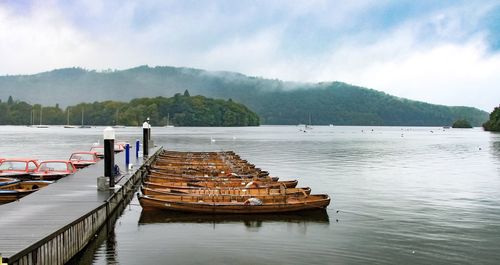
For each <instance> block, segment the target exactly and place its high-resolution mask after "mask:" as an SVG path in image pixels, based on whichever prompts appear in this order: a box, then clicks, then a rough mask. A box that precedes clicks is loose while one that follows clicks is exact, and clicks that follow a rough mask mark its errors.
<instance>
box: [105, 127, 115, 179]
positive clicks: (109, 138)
mask: <svg viewBox="0 0 500 265" xmlns="http://www.w3.org/2000/svg"><path fill="white" fill-rule="evenodd" d="M114 166H115V130H113V128H111V127H107V128H106V129H104V176H105V177H109V187H110V188H114V187H115V174H114V172H113V168H114Z"/></svg>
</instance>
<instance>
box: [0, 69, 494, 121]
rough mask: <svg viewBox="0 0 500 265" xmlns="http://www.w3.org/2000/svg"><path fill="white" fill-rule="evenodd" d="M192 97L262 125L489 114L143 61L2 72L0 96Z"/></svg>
mask: <svg viewBox="0 0 500 265" xmlns="http://www.w3.org/2000/svg"><path fill="white" fill-rule="evenodd" d="M186 89H188V90H189V92H190V93H191V95H203V96H206V97H213V98H220V99H232V100H234V101H236V102H240V103H243V104H245V105H246V106H247V107H249V108H250V109H251V110H253V111H255V112H256V113H257V114H258V115H259V116H260V118H261V123H262V124H299V123H308V122H309V117H311V121H312V124H335V125H406V126H421V125H422V126H423V125H427V126H443V125H451V124H452V123H453V121H455V120H457V119H466V120H468V121H469V122H470V123H471V124H472V125H474V126H479V125H481V124H482V123H483V122H485V121H487V120H488V113H487V112H485V111H482V110H479V109H476V108H471V107H449V106H442V105H434V104H428V103H424V102H419V101H413V100H408V99H403V98H398V97H394V96H391V95H388V94H385V93H383V92H380V91H376V90H372V89H367V88H363V87H358V86H353V85H349V84H346V83H341V82H326V83H295V82H284V81H281V80H277V79H264V78H257V77H250V76H245V75H243V74H239V73H233V72H209V71H204V70H199V69H191V68H178V67H168V66H165V67H154V68H151V67H148V66H140V67H136V68H132V69H128V70H121V71H103V72H97V71H88V70H84V69H81V68H65V69H58V70H53V71H50V72H44V73H39V74H35V75H16V76H2V77H0V92H1V95H2V96H0V98H1V99H2V100H7V98H8V97H9V96H12V97H14V98H16V99H19V100H24V101H27V102H28V103H31V104H34V103H39V104H43V105H56V104H59V105H61V106H67V105H75V104H78V103H81V102H94V101H106V100H115V101H130V100H131V99H134V98H143V97H157V96H163V97H172V96H174V95H175V94H176V93H182V92H183V91H184V90H186Z"/></svg>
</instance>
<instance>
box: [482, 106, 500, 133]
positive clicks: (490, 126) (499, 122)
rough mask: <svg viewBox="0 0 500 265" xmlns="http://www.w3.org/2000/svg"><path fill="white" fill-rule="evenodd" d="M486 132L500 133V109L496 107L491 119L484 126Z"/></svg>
mask: <svg viewBox="0 0 500 265" xmlns="http://www.w3.org/2000/svg"><path fill="white" fill-rule="evenodd" d="M483 128H484V129H485V130H486V131H492V132H500V107H496V108H495V109H494V110H493V111H492V112H491V114H490V119H489V120H488V121H487V122H485V123H484V124H483Z"/></svg>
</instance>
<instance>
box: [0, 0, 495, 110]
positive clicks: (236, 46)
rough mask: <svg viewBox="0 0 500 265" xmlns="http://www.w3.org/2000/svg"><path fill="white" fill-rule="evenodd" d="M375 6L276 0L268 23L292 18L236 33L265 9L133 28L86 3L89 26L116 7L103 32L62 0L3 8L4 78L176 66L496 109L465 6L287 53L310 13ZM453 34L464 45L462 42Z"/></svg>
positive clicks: (487, 58) (123, 9)
mask: <svg viewBox="0 0 500 265" xmlns="http://www.w3.org/2000/svg"><path fill="white" fill-rule="evenodd" d="M376 2H377V1H374V2H366V1H362V2H357V1H353V2H349V3H351V4H345V2H344V3H341V4H339V3H335V2H334V3H332V2H330V1H321V0H320V1H316V2H309V1H304V2H293V4H290V5H283V2H280V3H279V4H273V3H271V6H270V7H269V8H268V9H266V10H265V12H267V13H266V14H267V15H266V16H262V18H263V19H265V18H268V17H272V16H273V15H274V14H275V13H280V14H286V15H285V17H284V18H282V19H279V20H277V21H274V22H273V23H271V24H269V25H264V26H262V25H261V26H260V27H256V28H255V29H252V28H251V27H250V30H249V29H248V28H247V29H245V30H243V29H242V30H241V31H239V28H240V27H241V28H243V27H245V26H246V27H249V26H251V25H252V23H253V22H252V21H253V20H256V19H258V18H260V16H259V7H254V8H249V9H248V10H245V9H242V11H241V13H238V14H232V13H230V14H222V13H223V11H224V10H223V11H221V10H219V9H217V8H216V7H214V6H212V5H210V4H204V6H203V8H202V10H203V11H204V12H201V11H193V12H191V13H188V14H184V13H176V12H174V13H168V14H165V15H160V16H156V17H154V18H152V19H151V21H149V22H151V23H150V24H148V23H149V22H148V21H146V22H148V23H146V25H145V26H143V27H139V28H135V27H134V26H133V20H134V19H136V17H135V16H136V15H137V14H136V12H135V11H136V8H137V4H136V3H135V2H123V3H122V4H119V5H117V4H116V3H114V4H110V5H107V4H108V3H109V2H103V1H95V0H81V1H80V2H79V3H78V5H76V6H74V7H73V9H72V10H70V11H71V12H79V10H86V12H87V13H86V17H84V18H81V19H83V20H85V19H87V20H88V19H93V17H95V18H99V19H101V20H102V19H103V16H104V17H106V13H107V12H110V11H109V10H107V9H109V8H110V6H112V7H116V8H117V9H119V10H118V11H116V10H115V12H110V13H112V14H113V15H109V16H110V17H109V20H106V23H102V26H101V24H99V23H97V26H98V28H97V29H95V28H91V29H86V28H85V23H88V21H78V20H77V21H74V20H71V19H70V18H71V17H68V16H71V14H74V13H71V12H69V11H68V12H69V14H70V15H68V12H65V10H62V9H61V8H60V7H59V6H58V5H57V3H56V2H49V4H47V2H43V3H41V2H40V3H39V4H38V5H36V6H35V7H33V12H30V13H27V14H23V15H19V14H15V13H13V12H12V11H11V10H10V9H8V8H7V7H6V6H2V4H0V39H1V40H2V41H1V42H0V58H1V62H0V74H19V73H23V74H29V73H36V72H41V71H46V70H51V69H53V68H62V67H71V66H81V67H85V68H89V69H98V70H99V69H107V68H117V69H123V68H129V67H134V66H137V65H142V64H149V65H174V66H188V67H197V68H203V69H208V70H226V71H237V72H242V73H244V74H248V75H254V76H262V77H267V78H280V79H284V80H292V81H311V82H317V81H333V80H338V81H344V82H348V83H352V84H355V85H361V86H366V87H370V88H374V89H378V90H382V91H385V92H387V93H390V94H393V95H396V96H400V97H407V98H410V99H416V100H423V101H427V102H432V103H437V104H446V105H468V106H476V107H479V108H482V109H484V110H491V109H492V108H493V107H494V106H496V105H498V103H499V102H498V99H500V75H498V74H497V72H498V69H500V55H499V54H498V53H497V54H490V53H488V52H487V49H486V48H485V47H486V46H487V45H486V41H485V38H484V34H482V33H477V34H475V35H470V33H468V32H466V30H463V29H464V28H467V27H468V26H469V25H468V24H467V23H475V22H470V21H473V19H469V17H464V15H463V14H464V9H467V8H470V7H467V6H466V7H460V8H451V9H450V10H440V11H439V12H436V13H431V14H423V15H421V16H420V17H416V18H415V19H414V20H410V21H406V22H405V23H402V24H401V25H399V26H398V27H397V28H394V29H391V30H387V31H386V32H375V33H374V32H364V31H363V30H360V31H359V32H355V33H350V34H349V33H343V35H341V36H339V38H337V40H338V39H340V41H338V43H336V44H335V45H326V46H325V47H324V50H321V51H318V52H317V53H316V54H312V55H311V54H301V53H290V52H289V51H286V49H285V48H286V47H287V46H288V45H290V44H291V43H289V42H290V41H293V40H290V39H287V38H286V32H287V31H286V30H287V27H290V25H289V24H288V21H290V20H293V19H295V18H300V17H301V18H303V17H314V18H315V23H319V24H321V25H322V26H324V27H326V28H328V29H330V30H337V29H339V28H342V25H343V24H342V22H343V21H347V20H348V19H350V18H355V17H356V14H358V13H359V12H361V11H362V10H366V9H368V8H370V7H371V6H372V5H374V3H376ZM103 3H106V4H103ZM311 3H312V4H311ZM148 4H149V5H151V7H152V8H153V7H154V4H152V3H148ZM165 5H167V6H169V5H170V4H165ZM168 8H171V7H170V6H169V7H168ZM260 8H262V7H260ZM174 9H175V8H174ZM181 10H183V9H181ZM269 10H271V11H269ZM332 10H333V11H334V12H333V13H332V14H330V13H331V11H332ZM487 10H488V7H487V6H486V7H483V8H481V9H475V10H474V11H471V12H466V13H467V14H469V15H470V16H472V17H480V16H481V14H483V13H484V12H486V11H487ZM66 11H67V10H66ZM205 11H206V12H205ZM226 11H227V10H226ZM226 11H224V12H226ZM281 11H282V12H281ZM221 12H222V13H221ZM273 12H274V13H273ZM283 12H284V13H283ZM256 17H258V18H256ZM464 21H465V22H464ZM101 22H102V21H101ZM79 23H82V24H84V25H83V26H82V25H80V24H79ZM87 26H88V25H87ZM95 26H96V23H94V24H92V26H91V27H95ZM311 26H315V24H312V25H311ZM101 27H102V28H101ZM426 27H431V28H432V29H433V30H434V32H433V33H429V34H435V36H436V39H433V38H432V37H430V38H428V39H425V40H424V41H422V39H420V38H421V34H422V32H425V31H424V29H426ZM311 30H315V29H314V28H311ZM367 33H368V34H367ZM469 35H470V36H469ZM367 36H369V37H367ZM374 36H377V37H374ZM455 37H457V38H461V39H463V41H462V42H461V43H458V42H457V41H456V40H455V39H454V38H455ZM297 41H298V42H300V41H304V40H297ZM308 41H309V40H308ZM287 42H288V43H287ZM305 44H308V43H305ZM299 47H300V46H299Z"/></svg>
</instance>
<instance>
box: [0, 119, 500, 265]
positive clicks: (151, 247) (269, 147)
mask: <svg viewBox="0 0 500 265" xmlns="http://www.w3.org/2000/svg"><path fill="white" fill-rule="evenodd" d="M102 130H103V128H102V127H100V128H91V129H63V128H60V127H51V128H48V129H35V128H27V127H9V126H2V127H0V137H1V140H2V141H0V157H2V156H7V157H12V156H15V157H19V156H21V157H37V158H40V159H65V158H67V157H68V156H69V155H70V153H71V152H72V151H77V150H87V149H88V148H89V147H90V145H91V144H92V143H94V142H96V141H97V140H98V139H99V138H101V135H102ZM141 130H142V129H140V128H124V129H117V131H116V135H117V138H118V139H121V140H128V141H131V142H134V141H135V139H137V138H139V137H140V136H141V135H140V134H141V133H142V131H141ZM152 133H153V139H154V141H155V143H156V144H160V145H163V146H164V148H166V149H171V150H185V151H188V150H191V151H219V150H233V151H235V152H236V153H238V154H240V155H241V157H242V158H244V159H247V160H249V162H251V163H253V164H255V165H256V166H257V167H260V168H262V169H264V170H267V171H269V172H270V173H271V175H273V176H279V177H280V179H298V180H299V186H308V187H311V188H312V193H327V194H329V195H330V196H331V197H332V203H331V204H330V206H329V207H328V210H327V213H326V214H324V213H315V214H308V215H302V214H292V215H264V216H249V217H238V216H236V217H235V216H219V217H213V216H203V215H201V216H200V215H186V214H171V213H164V214H158V215H155V214H150V213H149V214H148V213H143V212H142V209H141V207H140V206H139V204H138V201H137V199H133V200H132V202H131V203H130V205H128V206H127V207H126V208H125V210H124V212H123V214H122V215H121V216H120V217H119V218H118V219H117V221H116V224H115V225H114V227H112V228H111V229H110V231H109V234H104V235H101V237H100V238H99V239H98V240H96V241H95V242H94V244H93V246H91V247H90V248H88V249H87V250H86V252H85V253H84V254H83V255H82V256H81V257H79V260H77V261H76V262H75V263H76V264H499V262H500V134H494V133H488V132H483V131H482V130H481V129H479V128H476V129H446V130H443V129H442V128H436V127H433V128H423V127H418V128H416V127H412V128H408V127H337V126H335V127H319V126H317V127H314V129H312V130H311V131H309V132H307V133H303V132H300V131H299V128H298V127H296V126H261V127H250V128H153V129H152ZM211 138H213V139H214V140H215V142H212V141H211V140H210V139H211ZM101 142H102V140H101ZM337 211H338V212H337Z"/></svg>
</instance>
